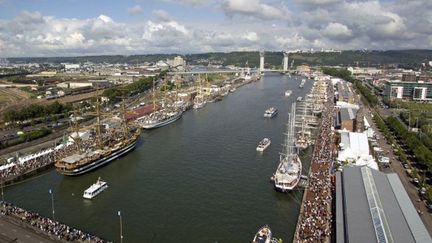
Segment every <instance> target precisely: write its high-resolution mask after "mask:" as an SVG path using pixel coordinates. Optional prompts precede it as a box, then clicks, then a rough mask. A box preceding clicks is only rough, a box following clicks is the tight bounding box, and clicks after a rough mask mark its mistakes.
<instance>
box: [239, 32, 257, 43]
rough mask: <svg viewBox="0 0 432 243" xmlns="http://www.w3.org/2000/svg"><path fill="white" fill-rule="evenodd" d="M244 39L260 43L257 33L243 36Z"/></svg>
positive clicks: (248, 33)
mask: <svg viewBox="0 0 432 243" xmlns="http://www.w3.org/2000/svg"><path fill="white" fill-rule="evenodd" d="M242 37H243V39H245V40H248V41H258V39H259V38H258V35H257V33H256V32H247V33H245V34H243V36H242Z"/></svg>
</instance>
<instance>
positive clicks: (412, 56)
mask: <svg viewBox="0 0 432 243" xmlns="http://www.w3.org/2000/svg"><path fill="white" fill-rule="evenodd" d="M176 55H177V54H152V55H131V56H121V55H112V56H79V57H30V58H8V60H9V61H10V62H12V63H30V62H34V63H83V62H87V61H90V62H94V63H129V64H137V63H143V62H156V61H158V60H165V59H167V58H172V57H174V56H176ZM182 56H184V57H185V58H186V60H187V61H188V63H191V64H204V65H207V64H208V63H211V64H223V65H237V66H244V65H245V64H246V62H248V65H249V66H250V67H257V66H258V63H259V53H258V52H229V53H222V52H215V53H202V54H190V55H182ZM282 56H283V55H282V52H266V53H265V63H266V65H267V66H279V65H281V63H282ZM289 58H290V60H289V62H290V64H291V62H292V60H294V65H295V66H296V65H298V64H301V63H306V64H310V65H344V66H346V65H360V66H369V65H370V66H377V65H382V64H403V65H406V66H418V65H420V64H421V63H422V62H428V61H432V50H394V51H343V52H341V53H321V52H320V53H291V54H290V57H289Z"/></svg>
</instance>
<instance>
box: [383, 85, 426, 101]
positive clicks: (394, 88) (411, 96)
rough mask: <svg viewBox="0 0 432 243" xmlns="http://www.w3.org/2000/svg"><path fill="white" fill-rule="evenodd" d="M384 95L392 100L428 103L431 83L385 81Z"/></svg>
mask: <svg viewBox="0 0 432 243" xmlns="http://www.w3.org/2000/svg"><path fill="white" fill-rule="evenodd" d="M384 95H385V96H386V97H389V98H392V99H407V100H417V101H430V100H432V83H430V82H427V83H426V82H423V81H418V82H403V81H387V82H386V83H385V84H384Z"/></svg>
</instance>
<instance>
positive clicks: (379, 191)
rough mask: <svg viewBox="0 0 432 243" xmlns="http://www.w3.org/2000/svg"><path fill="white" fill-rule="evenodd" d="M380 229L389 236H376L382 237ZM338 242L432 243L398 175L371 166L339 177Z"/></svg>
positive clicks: (353, 169) (345, 170)
mask: <svg viewBox="0 0 432 243" xmlns="http://www.w3.org/2000/svg"><path fill="white" fill-rule="evenodd" d="M362 170H363V171H366V172H367V173H362V172H361V171H362ZM365 174H367V175H368V176H365ZM366 187H367V188H368V190H366V189H367V188H366ZM368 194H369V196H368ZM372 199H373V200H372ZM368 200H369V201H368ZM377 202H379V203H377ZM371 205H372V206H371ZM375 209H378V210H375ZM374 210H375V211H374ZM378 213H379V215H378ZM377 217H379V219H380V220H377ZM385 221H386V222H387V223H385ZM380 222H384V224H383V223H380ZM374 223H375V224H376V227H375V228H374ZM377 223H378V224H377ZM377 229H378V231H377ZM380 229H382V230H384V231H385V232H386V237H376V235H377V234H378V235H379V236H382V234H381V235H380V234H379V233H380V232H382V230H380ZM389 234H391V235H389ZM336 239H337V241H336V242H350V243H353V242H354V243H356V242H359V243H360V242H378V241H380V242H395V243H399V242H400V243H411V242H418V243H429V242H432V240H431V237H430V235H429V233H428V231H427V230H426V228H425V226H424V225H423V222H422V221H421V219H420V217H419V216H418V214H417V212H416V209H415V208H414V206H413V204H412V203H411V200H410V198H409V197H408V194H407V193H406V191H405V189H404V187H403V185H402V183H401V182H400V180H399V177H398V176H397V174H387V175H386V174H384V173H382V172H379V171H376V170H371V169H370V168H367V167H347V168H344V170H343V172H342V173H337V174H336ZM378 239H379V240H378Z"/></svg>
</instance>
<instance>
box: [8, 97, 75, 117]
mask: <svg viewBox="0 0 432 243" xmlns="http://www.w3.org/2000/svg"><path fill="white" fill-rule="evenodd" d="M71 110H72V105H70V104H60V103H59V102H58V101H56V102H54V103H52V104H50V105H38V104H31V105H28V106H25V107H23V108H22V109H20V110H11V111H7V112H5V113H4V115H3V119H4V120H5V121H6V122H17V121H26V120H30V119H34V118H40V117H46V116H50V115H56V114H64V113H67V112H69V111H71Z"/></svg>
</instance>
